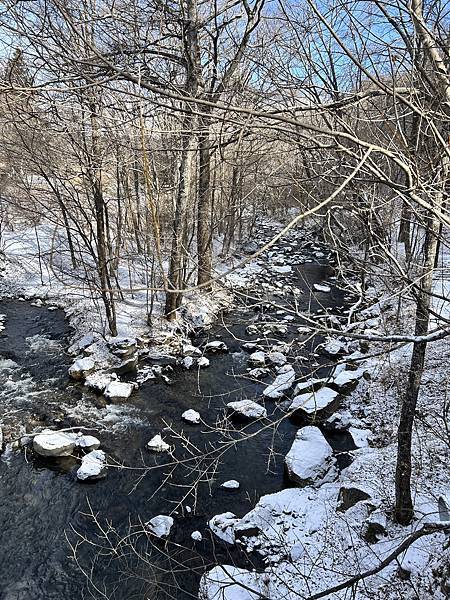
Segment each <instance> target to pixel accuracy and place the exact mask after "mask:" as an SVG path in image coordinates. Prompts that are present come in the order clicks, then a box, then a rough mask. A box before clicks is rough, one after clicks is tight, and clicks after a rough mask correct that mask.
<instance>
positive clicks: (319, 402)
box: [290, 387, 339, 420]
mask: <svg viewBox="0 0 450 600" xmlns="http://www.w3.org/2000/svg"><path fill="white" fill-rule="evenodd" d="M338 406H339V394H338V392H336V391H335V390H332V389H331V388H329V387H323V388H321V389H320V390H318V391H317V392H308V393H306V394H300V395H298V396H295V397H294V399H293V400H292V403H291V406H290V411H291V412H292V413H297V414H298V415H300V416H306V417H307V418H308V419H310V420H318V419H319V420H320V419H324V418H326V417H329V416H330V415H331V414H332V413H333V412H334V411H335V410H336V409H337V408H338Z"/></svg>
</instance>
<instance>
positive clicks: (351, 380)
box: [331, 369, 364, 393]
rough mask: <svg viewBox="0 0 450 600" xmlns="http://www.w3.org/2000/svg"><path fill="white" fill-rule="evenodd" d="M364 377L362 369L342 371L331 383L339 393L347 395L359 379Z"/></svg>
mask: <svg viewBox="0 0 450 600" xmlns="http://www.w3.org/2000/svg"><path fill="white" fill-rule="evenodd" d="M363 375H364V370H363V369H357V370H355V371H350V370H349V369H342V370H339V372H338V373H337V374H336V372H335V375H334V377H333V379H332V381H331V383H332V384H333V386H334V387H336V388H337V390H338V391H339V392H341V393H347V392H349V391H351V390H352V388H353V387H354V386H355V385H356V384H357V383H358V381H359V380H360V379H361V377H362V376H363Z"/></svg>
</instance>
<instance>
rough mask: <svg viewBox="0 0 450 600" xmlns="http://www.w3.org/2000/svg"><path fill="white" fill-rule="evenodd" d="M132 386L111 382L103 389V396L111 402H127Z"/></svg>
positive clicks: (120, 382)
mask: <svg viewBox="0 0 450 600" xmlns="http://www.w3.org/2000/svg"><path fill="white" fill-rule="evenodd" d="M133 389H134V386H133V385H132V384H131V383H125V382H122V381H111V382H110V383H108V385H107V386H106V389H105V396H106V397H107V398H108V400H111V402H122V401H124V400H128V398H129V397H130V396H131V393H132V391H133Z"/></svg>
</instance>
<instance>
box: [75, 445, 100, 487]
mask: <svg viewBox="0 0 450 600" xmlns="http://www.w3.org/2000/svg"><path fill="white" fill-rule="evenodd" d="M105 470H106V455H105V453H104V452H103V450H92V452H88V454H85V455H84V456H83V458H82V459H81V466H80V467H79V469H78V471H77V479H79V480H80V481H85V480H86V479H99V478H100V477H103V476H104V474H105Z"/></svg>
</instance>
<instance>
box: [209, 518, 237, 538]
mask: <svg viewBox="0 0 450 600" xmlns="http://www.w3.org/2000/svg"><path fill="white" fill-rule="evenodd" d="M238 521H239V518H238V517H237V516H236V515H235V514H234V513H232V512H225V513H222V514H220V515H215V516H214V517H213V518H212V519H211V520H210V521H209V528H210V529H211V531H212V532H213V533H214V535H216V536H217V537H218V538H220V539H221V540H223V541H224V542H227V543H228V544H234V542H235V537H234V526H235V525H236V523H237V522H238Z"/></svg>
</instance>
